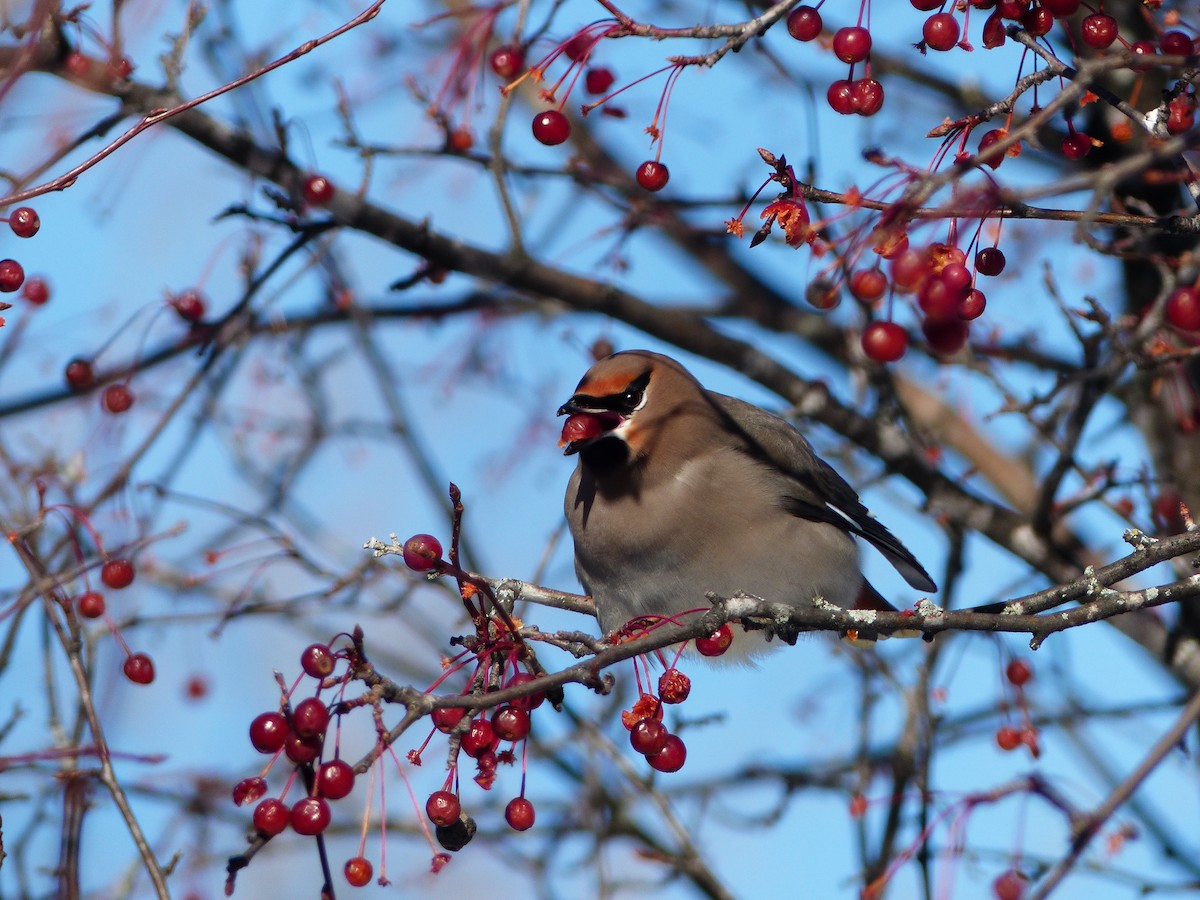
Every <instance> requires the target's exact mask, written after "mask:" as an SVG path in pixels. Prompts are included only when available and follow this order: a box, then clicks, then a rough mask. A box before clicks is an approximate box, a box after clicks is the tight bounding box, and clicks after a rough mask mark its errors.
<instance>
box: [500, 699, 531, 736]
mask: <svg viewBox="0 0 1200 900" xmlns="http://www.w3.org/2000/svg"><path fill="white" fill-rule="evenodd" d="M492 731H494V732H495V733H496V737H498V738H499V739H500V740H502V741H521V740H524V739H525V738H526V737H528V735H529V713H528V712H526V711H525V710H523V709H521V707H519V706H502V707H500V708H499V709H498V710H496V712H495V713H493V714H492Z"/></svg>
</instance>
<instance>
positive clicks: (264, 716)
mask: <svg viewBox="0 0 1200 900" xmlns="http://www.w3.org/2000/svg"><path fill="white" fill-rule="evenodd" d="M290 731H291V729H290V728H289V727H288V723H287V719H286V718H284V715H283V713H281V712H265V713H259V714H258V715H257V716H255V717H254V721H253V722H251V723H250V743H251V744H253V745H254V749H255V750H257V751H258V752H259V753H276V752H278V751H279V750H280V749H281V748H282V747H283V742H284V739H285V738H286V737H287V736H288V734H289V732H290Z"/></svg>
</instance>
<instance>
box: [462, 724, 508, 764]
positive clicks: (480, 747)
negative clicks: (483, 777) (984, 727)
mask: <svg viewBox="0 0 1200 900" xmlns="http://www.w3.org/2000/svg"><path fill="white" fill-rule="evenodd" d="M499 743H500V739H499V738H497V737H496V732H495V730H494V729H493V728H492V723H491V722H489V721H488V720H487V719H485V718H483V717H482V716H480V717H479V718H477V719H475V720H474V721H472V722H471V730H470V731H468V732H467V733H466V734H464V735H463V739H462V750H463V753H465V754H467V756H470V757H471V758H473V759H479V757H481V756H483V754H485V753H490V752H491V751H493V750H495V749H496V745H497V744H499Z"/></svg>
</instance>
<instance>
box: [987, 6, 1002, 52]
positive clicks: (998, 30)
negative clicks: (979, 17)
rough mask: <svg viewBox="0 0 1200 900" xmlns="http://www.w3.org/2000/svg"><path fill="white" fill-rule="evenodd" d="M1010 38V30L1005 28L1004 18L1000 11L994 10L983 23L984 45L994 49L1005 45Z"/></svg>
mask: <svg viewBox="0 0 1200 900" xmlns="http://www.w3.org/2000/svg"><path fill="white" fill-rule="evenodd" d="M1007 40H1008V32H1007V31H1006V30H1005V28H1004V20H1003V19H1002V18H1001V16H1000V13H999V12H994V13H992V14H991V15H990V16H988V17H987V19H985V20H984V23H983V47H984V49H985V50H994V49H995V48H997V47H1001V46H1003V45H1004V42H1005V41H1007Z"/></svg>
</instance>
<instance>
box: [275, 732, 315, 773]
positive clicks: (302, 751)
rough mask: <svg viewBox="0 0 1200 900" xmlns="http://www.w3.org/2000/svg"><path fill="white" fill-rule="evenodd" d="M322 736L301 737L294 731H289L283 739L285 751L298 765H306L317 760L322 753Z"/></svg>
mask: <svg viewBox="0 0 1200 900" xmlns="http://www.w3.org/2000/svg"><path fill="white" fill-rule="evenodd" d="M324 744H325V742H324V739H322V738H321V737H300V735H298V734H296V732H294V731H289V732H288V734H287V736H286V737H285V738H284V739H283V752H284V755H286V756H287V758H288V759H290V760H291V761H292V762H294V763H295V764H296V765H298V766H300V765H304V763H310V762H313V761H314V760H316V758H317V757H318V756H320V755H321V748H322V747H323V746H324Z"/></svg>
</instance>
